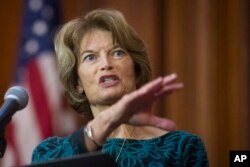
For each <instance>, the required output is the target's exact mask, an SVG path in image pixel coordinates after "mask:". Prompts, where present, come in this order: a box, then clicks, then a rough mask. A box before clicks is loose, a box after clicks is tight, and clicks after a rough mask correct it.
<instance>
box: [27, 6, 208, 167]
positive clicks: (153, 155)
mask: <svg viewBox="0 0 250 167" xmlns="http://www.w3.org/2000/svg"><path fill="white" fill-rule="evenodd" d="M55 49H56V54H57V57H58V67H59V74H60V78H61V81H62V83H63V85H64V87H65V91H66V95H67V97H68V99H69V101H70V103H71V105H72V107H73V108H74V109H75V110H76V111H77V112H79V113H82V114H84V115H86V116H90V117H91V118H92V119H90V121H89V122H88V123H87V125H86V126H85V127H84V128H82V129H80V130H79V131H77V132H75V133H74V134H72V135H70V136H67V137H64V138H61V137H52V138H49V139H47V140H45V141H43V142H42V143H41V144H40V145H38V146H37V148H36V149H35V150H34V152H33V157H32V162H33V163H35V162H41V161H45V160H52V159H57V158H64V157H70V156H74V155H77V154H83V153H86V152H91V151H96V150H102V152H105V153H108V154H110V155H111V156H112V157H113V158H114V160H115V161H116V162H117V164H118V165H119V166H130V167H132V166H148V165H149V166H189V165H190V166H207V165H208V160H207V155H206V151H205V148H204V145H203V142H202V141H201V140H200V138H198V137H197V136H195V135H192V134H189V133H185V132H181V131H174V130H175V124H174V123H173V122H172V121H170V120H167V119H164V118H160V117H157V116H155V115H153V114H152V113H151V111H150V110H151V105H152V103H153V102H154V101H155V100H156V99H158V98H160V97H163V96H165V95H168V94H170V93H172V92H174V91H177V90H180V89H181V88H182V87H183V85H182V83H178V82H176V78H177V76H176V75H175V74H171V75H167V76H164V77H159V78H157V79H154V80H153V81H150V80H151V68H150V65H149V64H150V63H149V60H148V54H147V52H146V47H145V44H144V42H143V41H142V40H141V39H140V37H139V36H138V35H137V33H136V32H135V31H134V30H133V29H132V28H131V27H130V26H129V25H128V24H127V23H126V20H125V18H124V17H123V15H122V14H121V13H120V12H119V11H116V10H100V9H98V10H94V11H92V12H90V13H88V14H87V15H86V16H84V17H80V18H77V19H74V20H72V21H70V22H68V23H67V24H65V25H64V26H63V27H62V28H61V29H60V31H59V32H58V34H57V36H56V39H55Z"/></svg>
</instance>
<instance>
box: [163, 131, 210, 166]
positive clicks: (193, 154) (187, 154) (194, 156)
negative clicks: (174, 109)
mask: <svg viewBox="0 0 250 167" xmlns="http://www.w3.org/2000/svg"><path fill="white" fill-rule="evenodd" d="M164 138H165V142H166V141H168V143H172V144H173V145H176V146H177V147H178V150H179V151H180V153H181V155H182V160H181V161H182V164H183V165H184V166H186V165H188V166H189V165H190V166H208V158H207V152H206V148H205V145H204V142H203V140H202V139H201V138H200V137H199V136H197V135H195V134H192V133H188V132H183V131H174V132H170V133H168V134H166V135H165V136H164Z"/></svg>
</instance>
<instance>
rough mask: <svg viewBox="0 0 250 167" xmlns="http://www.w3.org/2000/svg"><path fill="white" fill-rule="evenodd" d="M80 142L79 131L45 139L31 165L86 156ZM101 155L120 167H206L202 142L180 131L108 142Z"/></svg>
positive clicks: (80, 131)
mask: <svg viewBox="0 0 250 167" xmlns="http://www.w3.org/2000/svg"><path fill="white" fill-rule="evenodd" d="M83 143H84V142H83V129H82V128H81V129H80V130H79V131H77V132H75V133H73V134H72V135H69V136H66V137H51V138H48V139H46V140H44V141H43V142H42V143H41V144H39V145H38V146H37V147H36V148H35V150H34V152H33V155H32V163H37V162H43V161H48V160H54V159H58V158H66V157H72V156H74V155H78V154H83V153H86V152H87V151H86V148H85V146H84V144H83ZM102 152H104V153H108V154H109V155H111V157H113V158H114V160H116V161H117V166H119V167H146V166H147V167H166V166H176V167H177V166H178V167H184V166H192V167H200V166H209V163H208V158H207V153H206V150H205V147H204V144H203V142H202V140H201V139H200V138H199V137H197V136H195V135H193V134H190V133H186V132H182V131H174V132H170V133H167V134H165V135H162V136H160V137H156V138H152V139H145V140H135V139H126V140H124V139H121V138H115V139H108V140H107V141H106V143H105V144H103V146H102Z"/></svg>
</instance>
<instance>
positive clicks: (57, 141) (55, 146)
mask: <svg viewBox="0 0 250 167" xmlns="http://www.w3.org/2000/svg"><path fill="white" fill-rule="evenodd" d="M85 150H86V149H85V147H84V145H83V134H82V129H80V130H78V131H76V132H75V133H73V134H71V135H69V136H65V137H58V136H55V137H49V138H47V139H45V140H43V141H42V142H41V143H40V144H39V145H38V146H37V147H36V148H35V149H34V151H33V154H32V163H35V162H42V161H47V160H53V159H57V158H64V157H69V156H72V155H76V154H80V153H83V152H85Z"/></svg>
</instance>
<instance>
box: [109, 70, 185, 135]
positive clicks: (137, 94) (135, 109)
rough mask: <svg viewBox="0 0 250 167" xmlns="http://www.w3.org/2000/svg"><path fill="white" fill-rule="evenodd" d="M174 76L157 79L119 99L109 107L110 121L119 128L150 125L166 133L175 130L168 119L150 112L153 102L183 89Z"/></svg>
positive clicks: (172, 123)
mask: <svg viewBox="0 0 250 167" xmlns="http://www.w3.org/2000/svg"><path fill="white" fill-rule="evenodd" d="M176 78H177V76H176V74H172V75H167V76H165V77H159V78H157V79H155V80H153V81H151V82H149V83H148V84H146V85H144V86H143V87H141V88H140V89H138V90H136V91H133V92H131V93H129V94H127V95H125V96H124V97H122V98H121V100H119V101H118V102H117V103H116V104H114V105H113V106H112V107H111V110H112V112H113V114H112V119H113V121H114V122H115V123H116V124H117V126H119V125H120V124H122V123H128V124H132V125H138V126H142V125H151V126H155V127H158V128H162V129H165V130H168V131H171V130H174V129H175V123H174V122H173V121H171V120H169V119H165V118H160V117H158V116H155V115H153V114H152V113H151V112H150V108H151V106H152V104H153V102H154V101H155V100H157V99H159V98H160V97H163V96H165V95H168V94H170V93H172V92H174V91H177V90H179V89H181V88H182V87H183V84H182V83H178V82H175V81H176Z"/></svg>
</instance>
